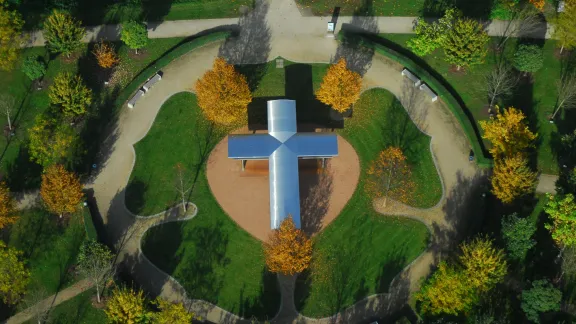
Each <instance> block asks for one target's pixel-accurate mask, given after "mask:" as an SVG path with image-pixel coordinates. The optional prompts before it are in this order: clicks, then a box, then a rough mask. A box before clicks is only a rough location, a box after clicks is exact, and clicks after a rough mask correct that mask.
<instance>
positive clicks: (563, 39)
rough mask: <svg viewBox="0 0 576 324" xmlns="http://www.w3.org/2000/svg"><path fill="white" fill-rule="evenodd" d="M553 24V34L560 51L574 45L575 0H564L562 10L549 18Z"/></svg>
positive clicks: (575, 44) (575, 27)
mask: <svg viewBox="0 0 576 324" xmlns="http://www.w3.org/2000/svg"><path fill="white" fill-rule="evenodd" d="M551 22H552V24H553V25H554V34H553V35H552V36H553V37H554V38H555V39H557V40H558V43H559V45H560V53H562V52H563V51H564V49H568V50H571V49H574V48H575V47H576V0H565V1H564V11H563V12H561V13H559V14H558V16H557V17H555V18H554V19H552V20H551Z"/></svg>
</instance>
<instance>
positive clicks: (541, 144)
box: [381, 34, 561, 174]
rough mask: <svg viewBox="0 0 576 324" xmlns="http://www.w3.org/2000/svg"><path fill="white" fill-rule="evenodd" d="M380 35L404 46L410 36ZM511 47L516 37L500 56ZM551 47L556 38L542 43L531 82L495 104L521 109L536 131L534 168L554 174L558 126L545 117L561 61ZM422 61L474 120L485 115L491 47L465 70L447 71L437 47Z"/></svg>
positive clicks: (552, 101) (553, 100) (492, 55)
mask: <svg viewBox="0 0 576 324" xmlns="http://www.w3.org/2000/svg"><path fill="white" fill-rule="evenodd" d="M381 37H383V38H385V39H388V40H390V41H392V42H395V43H397V44H399V45H401V46H403V47H404V48H406V41H408V40H409V39H411V38H412V37H414V36H413V35H404V34H381ZM493 41H497V39H495V38H494V39H493ZM489 46H490V45H489ZM515 47H516V40H515V39H510V40H509V41H508V43H507V45H506V49H505V50H504V51H503V53H502V54H501V55H504V57H505V58H506V59H508V60H510V59H511V58H512V56H513V55H514V51H515ZM555 48H556V41H554V40H547V41H546V42H545V43H544V45H543V51H544V67H543V68H542V69H541V70H539V71H538V72H536V73H535V74H534V75H533V76H532V80H533V82H532V81H530V79H527V78H522V79H521V81H520V82H519V84H518V86H517V87H516V90H515V93H513V94H512V95H511V96H510V97H509V98H507V99H505V100H501V102H500V103H499V104H500V105H502V106H505V107H509V106H514V107H516V108H518V109H521V110H522V111H524V113H525V114H526V115H527V116H528V122H529V124H530V127H531V129H532V130H533V131H536V132H537V133H538V143H537V154H536V160H537V166H538V169H539V170H540V171H542V172H544V173H553V174H555V173H558V164H557V162H556V155H555V154H554V152H553V150H552V147H553V139H554V137H555V133H556V132H557V130H558V129H557V125H556V124H550V123H549V121H548V116H549V115H550V114H551V112H552V110H553V107H554V105H555V103H556V81H557V80H558V79H559V77H560V71H561V62H560V60H558V59H557V58H556V57H555V55H554V50H555ZM423 60H424V61H425V62H426V63H427V64H428V65H430V67H431V68H432V69H434V70H436V71H437V72H438V73H439V74H440V75H441V76H442V77H443V78H444V79H445V80H446V81H447V82H448V83H449V84H450V86H452V87H453V88H454V89H455V90H456V91H457V92H458V95H459V96H460V97H461V98H462V100H463V101H464V103H465V104H466V107H467V108H468V109H469V110H470V112H471V113H472V115H473V116H474V119H475V121H476V123H478V121H480V120H486V119H488V118H489V116H488V112H487V108H486V107H487V105H488V99H487V96H486V93H485V92H484V91H483V90H482V87H483V85H484V75H485V73H486V72H488V71H490V70H491V69H493V67H494V66H495V62H496V54H495V53H494V51H493V50H489V52H488V56H487V57H486V60H485V63H484V64H481V65H477V66H474V67H472V68H470V69H468V70H467V71H466V72H465V73H458V74H456V73H453V72H451V71H450V64H448V63H446V62H445V61H444V53H443V51H442V50H437V51H435V52H433V53H432V54H429V55H427V56H425V57H423ZM478 128H479V126H478ZM479 129H480V128H479ZM480 131H481V129H480ZM486 144H487V145H489V144H488V143H486Z"/></svg>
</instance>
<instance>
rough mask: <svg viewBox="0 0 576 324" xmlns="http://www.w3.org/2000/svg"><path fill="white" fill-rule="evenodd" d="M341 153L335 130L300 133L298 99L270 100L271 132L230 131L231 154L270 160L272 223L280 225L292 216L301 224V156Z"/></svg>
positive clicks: (243, 159) (322, 157)
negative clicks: (297, 115) (232, 132)
mask: <svg viewBox="0 0 576 324" xmlns="http://www.w3.org/2000/svg"><path fill="white" fill-rule="evenodd" d="M337 155H338V139H337V137H336V135H335V134H327V133H298V132H297V128H296V102H295V101H294V100H285V99H283V100H271V101H268V134H249V135H229V136H228V157H229V158H231V159H237V160H241V162H242V170H244V166H245V163H246V160H269V162H268V165H269V176H270V227H271V228H272V229H276V228H278V227H280V224H281V223H282V221H283V220H284V219H285V218H286V217H288V216H289V215H290V216H292V219H293V220H294V224H295V225H296V227H297V228H300V186H299V181H298V159H299V158H303V159H325V158H331V157H334V156H337Z"/></svg>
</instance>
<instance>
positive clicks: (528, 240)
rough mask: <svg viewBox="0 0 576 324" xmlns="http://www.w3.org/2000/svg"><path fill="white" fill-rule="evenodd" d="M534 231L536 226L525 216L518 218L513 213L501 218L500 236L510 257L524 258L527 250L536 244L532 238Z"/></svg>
mask: <svg viewBox="0 0 576 324" xmlns="http://www.w3.org/2000/svg"><path fill="white" fill-rule="evenodd" d="M534 232H536V227H535V226H534V224H532V223H530V221H529V220H528V219H527V218H520V217H518V215H517V214H515V213H514V214H512V215H508V216H505V217H504V218H502V236H503V237H504V240H505V241H506V250H507V251H508V256H509V257H510V258H511V259H513V260H518V261H522V260H524V258H526V253H528V250H530V249H531V248H533V247H534V246H535V245H536V241H535V240H533V239H532V235H534Z"/></svg>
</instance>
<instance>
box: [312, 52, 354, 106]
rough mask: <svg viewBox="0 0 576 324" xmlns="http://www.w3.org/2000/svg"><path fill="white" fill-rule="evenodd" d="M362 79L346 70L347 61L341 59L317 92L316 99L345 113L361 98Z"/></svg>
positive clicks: (331, 67)
mask: <svg viewBox="0 0 576 324" xmlns="http://www.w3.org/2000/svg"><path fill="white" fill-rule="evenodd" d="M361 89H362V77H361V76H360V74H358V73H356V72H353V71H350V70H349V69H348V68H346V60H345V59H344V58H341V59H340V60H338V62H337V63H336V64H332V65H331V66H330V67H329V68H328V71H327V72H326V75H324V78H323V79H322V83H321V84H320V88H319V89H318V91H316V98H317V99H318V100H320V101H321V102H322V103H325V104H326V105H328V106H330V107H332V108H333V109H334V110H336V111H338V112H345V111H346V110H347V109H348V108H350V106H351V105H352V104H353V103H355V102H356V101H357V100H358V99H359V98H360V90H361Z"/></svg>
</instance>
